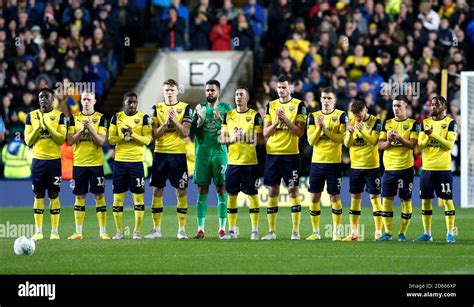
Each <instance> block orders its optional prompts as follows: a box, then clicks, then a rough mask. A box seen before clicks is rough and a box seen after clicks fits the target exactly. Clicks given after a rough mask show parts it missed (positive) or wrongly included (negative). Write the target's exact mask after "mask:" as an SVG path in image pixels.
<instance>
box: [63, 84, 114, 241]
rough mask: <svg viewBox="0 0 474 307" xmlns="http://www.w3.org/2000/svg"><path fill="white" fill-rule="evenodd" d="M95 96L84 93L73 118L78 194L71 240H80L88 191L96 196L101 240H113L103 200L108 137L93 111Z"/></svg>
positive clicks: (71, 129) (104, 123) (75, 189)
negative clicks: (107, 227) (109, 232)
mask: <svg viewBox="0 0 474 307" xmlns="http://www.w3.org/2000/svg"><path fill="white" fill-rule="evenodd" d="M95 103H96V100H95V94H94V93H93V92H89V91H85V92H83V93H82V94H81V104H82V111H81V112H80V113H78V114H74V115H73V116H72V117H71V120H70V122H69V127H68V136H67V141H68V143H69V144H71V145H74V160H73V161H74V167H73V175H72V177H73V180H72V184H71V185H72V188H73V193H74V195H76V200H75V203H74V219H75V221H76V232H74V234H73V235H72V236H70V237H69V238H68V239H70V240H81V239H82V237H83V236H82V230H83V225H84V217H85V208H86V207H85V202H86V194H87V192H89V191H90V192H91V193H92V194H94V199H95V205H96V214H97V220H98V221H99V238H100V239H106V240H107V239H110V236H109V235H108V234H107V231H106V225H107V207H106V203H105V198H104V190H105V179H104V162H103V159H104V157H103V156H104V153H103V151H102V146H103V145H104V142H105V136H106V134H107V120H106V119H105V116H104V115H103V114H102V113H99V112H96V111H95V110H94V105H95Z"/></svg>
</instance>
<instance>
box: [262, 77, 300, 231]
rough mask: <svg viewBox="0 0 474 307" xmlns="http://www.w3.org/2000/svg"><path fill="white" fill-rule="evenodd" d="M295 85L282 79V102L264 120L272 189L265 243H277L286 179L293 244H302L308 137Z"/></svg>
mask: <svg viewBox="0 0 474 307" xmlns="http://www.w3.org/2000/svg"><path fill="white" fill-rule="evenodd" d="M291 91H292V84H291V79H290V77H288V76H284V75H282V76H280V77H278V82H277V92H278V97H279V98H278V99H276V100H273V101H270V102H269V103H268V105H267V110H266V114H265V118H264V128H263V136H264V137H265V138H266V139H267V161H266V164H265V175H264V180H263V182H264V184H265V185H266V186H268V189H269V201H268V208H267V219H268V226H269V232H268V234H267V235H265V236H264V237H263V238H262V240H275V239H276V222H277V214H278V196H279V194H280V183H281V179H282V177H283V181H284V183H285V185H286V186H287V187H288V192H289V194H290V203H291V219H292V224H293V229H292V232H291V239H292V240H300V233H299V228H300V219H301V199H300V196H299V171H300V156H299V149H298V141H299V138H300V137H301V136H303V134H304V129H305V125H306V106H305V104H304V102H302V101H301V100H299V99H296V98H293V97H291Z"/></svg>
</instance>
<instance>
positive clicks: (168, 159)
mask: <svg viewBox="0 0 474 307" xmlns="http://www.w3.org/2000/svg"><path fill="white" fill-rule="evenodd" d="M166 179H169V181H170V183H171V186H172V187H174V188H176V189H186V188H187V187H188V164H187V161H186V154H166V153H160V152H155V154H154V155H153V168H152V171H151V179H150V185H151V186H153V187H157V188H164V187H165V186H166Z"/></svg>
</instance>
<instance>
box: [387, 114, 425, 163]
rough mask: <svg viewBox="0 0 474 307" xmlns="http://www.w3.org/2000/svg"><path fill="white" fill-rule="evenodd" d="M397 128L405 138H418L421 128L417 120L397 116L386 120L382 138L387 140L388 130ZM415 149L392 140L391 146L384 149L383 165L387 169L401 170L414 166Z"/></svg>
mask: <svg viewBox="0 0 474 307" xmlns="http://www.w3.org/2000/svg"><path fill="white" fill-rule="evenodd" d="M390 130H395V131H397V132H398V134H399V135H400V136H402V137H403V138H404V139H405V140H409V139H418V132H419V130H420V128H419V125H418V123H417V122H416V120H414V119H411V118H407V119H405V120H402V121H397V120H396V119H395V118H392V119H389V120H387V121H386V122H385V124H384V125H383V127H382V132H381V133H380V140H387V132H388V131H390ZM413 163H414V159H413V149H410V148H408V147H406V146H403V144H402V143H400V142H399V141H392V142H390V147H388V148H387V149H385V150H384V153H383V165H384V167H385V170H387V171H401V170H404V169H407V168H410V167H413Z"/></svg>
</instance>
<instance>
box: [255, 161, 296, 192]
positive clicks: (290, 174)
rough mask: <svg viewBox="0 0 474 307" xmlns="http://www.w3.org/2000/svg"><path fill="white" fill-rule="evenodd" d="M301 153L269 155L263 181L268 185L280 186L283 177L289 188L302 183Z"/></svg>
mask: <svg viewBox="0 0 474 307" xmlns="http://www.w3.org/2000/svg"><path fill="white" fill-rule="evenodd" d="M299 172H300V155H267V162H266V164H265V175H264V177H263V183H264V184H265V185H266V186H270V187H272V186H280V183H281V178H282V177H283V182H284V183H285V185H286V186H287V187H288V188H293V187H298V186H299V183H300V177H299Z"/></svg>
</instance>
